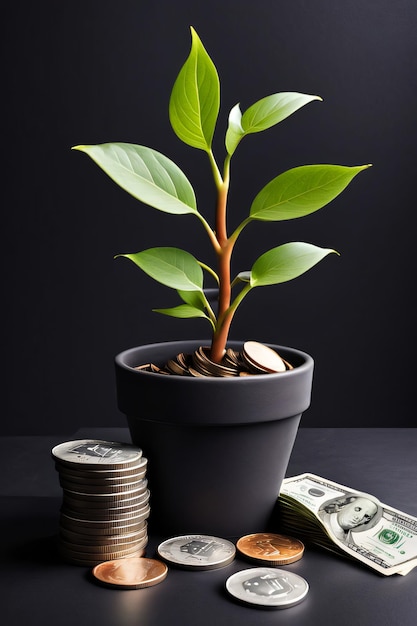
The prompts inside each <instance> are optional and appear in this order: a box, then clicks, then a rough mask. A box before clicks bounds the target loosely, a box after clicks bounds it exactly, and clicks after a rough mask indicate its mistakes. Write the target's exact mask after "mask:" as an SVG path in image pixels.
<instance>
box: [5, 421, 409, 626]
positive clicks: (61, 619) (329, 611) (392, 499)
mask: <svg viewBox="0 0 417 626" xmlns="http://www.w3.org/2000/svg"><path fill="white" fill-rule="evenodd" d="M90 437H91V438H96V439H105V440H108V441H121V442H128V441H130V438H129V433H128V430H127V429H123V428H118V429H93V428H91V429H89V428H84V429H81V430H79V431H77V432H76V433H73V434H71V435H70V436H38V437H33V436H31V437H0V470H1V471H0V498H1V500H0V502H1V504H0V507H1V530H2V532H1V538H2V548H1V550H0V554H1V561H2V566H1V568H0V599H1V609H2V615H3V617H4V619H5V621H4V622H3V623H4V624H7V626H13V625H15V624H19V625H20V624H29V623H30V624H35V625H38V624H52V623H57V624H59V625H60V626H66V625H67V624H68V625H70V624H71V626H73V625H74V624H80V625H81V626H84V625H87V624H92V623H94V624H97V625H99V626H108V625H109V626H110V625H112V626H130V625H132V626H133V625H136V624H137V625H140V626H165V625H169V626H174V625H175V626H176V625H177V624H178V625H180V624H181V625H182V626H191V625H192V626H204V625H210V626H213V625H215V626H222V625H227V626H234V625H236V626H249V625H251V626H259V625H260V624H262V625H268V624H280V625H281V624H284V625H287V624H288V625H289V624H291V625H296V626H318V625H319V624H335V625H336V626H344V625H349V626H351V625H352V624H355V625H356V626H368V625H370V624H372V625H374V624H378V626H388V625H389V626H415V625H416V624H417V568H416V569H414V570H412V571H411V572H410V573H409V574H408V575H407V576H400V575H393V576H387V577H385V576H382V575H379V574H377V573H376V572H374V571H372V570H370V569H368V568H367V567H365V566H363V565H360V564H356V563H354V562H351V561H349V560H347V559H344V558H341V557H338V556H335V555H333V554H332V553H330V552H326V551H324V550H320V549H314V548H312V547H307V548H306V551H305V554H304V556H303V558H302V559H301V560H300V561H298V562H296V563H293V564H291V565H287V566H285V568H287V569H288V570H289V571H292V572H295V573H297V574H299V575H301V576H302V577H304V578H305V579H306V580H307V581H308V583H309V586H310V590H309V593H308V595H307V597H306V599H305V600H304V601H303V602H302V603H300V604H299V605H297V606H294V607H292V608H287V609H285V610H272V609H269V610H263V609H257V608H253V607H251V606H245V605H241V604H238V603H236V602H234V601H233V599H232V598H231V597H230V596H228V595H227V593H226V592H225V590H224V585H225V581H226V579H227V578H228V577H229V576H230V575H231V574H232V573H234V572H236V571H239V570H242V569H246V568H247V567H251V565H250V564H249V563H247V562H245V561H243V560H241V559H239V558H236V559H235V560H234V561H233V563H231V564H230V565H228V566H226V567H225V568H221V569H216V570H212V571H202V572H193V571H188V570H180V569H174V568H169V572H168V576H167V578H166V579H165V581H164V582H162V583H161V584H159V585H156V586H154V587H149V588H147V589H139V590H118V589H109V588H105V587H102V586H100V585H99V584H97V583H95V582H94V581H93V580H92V579H91V576H90V569H89V568H87V567H82V566H76V565H69V564H67V563H65V562H63V561H62V560H60V558H59V556H58V554H57V549H56V544H57V531H58V523H59V508H60V503H61V498H62V490H61V487H60V485H59V481H58V474H57V472H56V470H55V467H54V463H53V460H52V458H51V454H50V451H51V448H52V447H53V446H54V445H56V444H58V443H61V442H63V441H68V440H70V439H83V438H90ZM303 472H311V473H314V474H318V475H319V476H322V477H325V478H328V479H330V480H333V481H336V482H339V483H341V484H343V485H346V486H348V487H351V488H352V489H357V490H360V491H365V492H367V493H370V494H372V495H374V496H376V497H377V498H378V499H379V500H380V501H381V502H383V503H385V504H387V505H390V506H392V507H394V508H397V509H399V510H401V511H403V512H405V513H408V514H410V515H413V516H416V517H417V429H388V428H387V429H384V428H380V429H366V428H365V429H349V428H340V429H338V428H334V429H333V428H321V429H320V428H317V429H316V428H301V429H300V430H299V433H298V436H297V440H296V444H295V447H294V450H293V453H292V457H291V460H290V464H289V467H288V471H287V476H293V475H296V474H301V473H303ZM276 530H277V532H279V528H277V529H276ZM162 539H165V537H162V538H161V537H155V536H152V534H150V536H149V544H148V547H147V556H148V557H153V556H155V550H156V547H157V545H158V543H159V542H160V541H161V540H162ZM2 621H3V620H2Z"/></svg>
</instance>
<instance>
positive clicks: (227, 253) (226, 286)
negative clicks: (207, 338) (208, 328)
mask: <svg viewBox="0 0 417 626" xmlns="http://www.w3.org/2000/svg"><path fill="white" fill-rule="evenodd" d="M229 165H230V158H227V159H226V161H225V165H224V176H223V180H222V182H221V184H217V205H216V237H217V241H218V242H219V249H218V250H217V261H218V275H219V302H218V312H217V327H216V329H215V331H214V333H213V337H212V342H211V358H212V359H213V361H215V362H217V363H218V362H220V361H221V360H222V358H223V354H224V350H225V347H226V342H227V337H228V332H229V326H230V323H229V324H227V323H223V322H220V320H224V319H225V315H226V311H227V310H228V309H229V307H230V300H231V293H232V289H231V280H230V262H231V256H232V250H233V245H234V242H233V241H229V239H228V236H227V197H228V192H229Z"/></svg>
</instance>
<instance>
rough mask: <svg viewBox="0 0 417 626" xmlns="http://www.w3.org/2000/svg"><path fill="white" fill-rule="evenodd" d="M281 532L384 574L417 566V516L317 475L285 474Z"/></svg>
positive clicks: (405, 571) (281, 493)
mask: <svg viewBox="0 0 417 626" xmlns="http://www.w3.org/2000/svg"><path fill="white" fill-rule="evenodd" d="M278 511H279V518H280V531H283V532H287V533H289V534H292V535H294V536H298V537H300V538H301V537H302V539H303V540H304V541H305V542H307V543H308V542H310V543H313V544H315V545H318V546H321V547H323V548H326V549H327V550H331V551H332V552H335V553H337V554H339V555H341V556H344V557H349V558H352V559H355V560H357V561H360V562H362V563H364V564H365V565H367V566H369V567H371V568H372V569H374V570H376V571H377V572H379V573H380V574H383V575H385V576H389V575H391V574H402V575H403V576H404V575H406V574H408V573H409V572H410V571H411V570H412V569H413V568H414V567H416V566H417V518H416V517H413V516H411V515H408V514H406V513H403V512H401V511H398V510H397V509H394V508H393V507H390V506H387V505H386V504H382V503H381V502H380V501H379V500H378V499H377V498H375V497H374V496H372V495H369V494H367V493H363V492H359V491H355V490H353V489H350V488H349V487H345V486H343V485H339V484H338V483H335V482H332V481H331V480H327V479H325V478H321V477H320V476H316V475H314V474H308V473H307V474H300V475H299V476H294V477H291V478H286V479H284V481H283V483H282V486H281V491H280V495H279V498H278Z"/></svg>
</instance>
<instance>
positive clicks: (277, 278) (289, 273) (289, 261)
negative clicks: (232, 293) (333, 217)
mask: <svg viewBox="0 0 417 626" xmlns="http://www.w3.org/2000/svg"><path fill="white" fill-rule="evenodd" d="M331 253H335V254H338V253H337V252H336V251H335V250H332V249H330V248H319V247H318V246H314V245H312V244H309V243H303V242H291V243H285V244H283V245H281V246H278V247H277V248H273V249H272V250H269V251H268V252H265V253H264V254H262V256H260V257H259V258H258V259H257V260H256V261H255V263H254V264H253V266H252V270H251V286H252V287H260V286H265V285H276V284H278V283H284V282H287V281H289V280H293V279H294V278H297V277H298V276H300V275H301V274H304V272H306V271H307V270H309V269H311V268H312V267H313V266H314V265H316V263H318V262H319V261H321V260H322V259H324V257H326V256H327V255H328V254H331Z"/></svg>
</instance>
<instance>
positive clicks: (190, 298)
mask: <svg viewBox="0 0 417 626" xmlns="http://www.w3.org/2000/svg"><path fill="white" fill-rule="evenodd" d="M178 295H179V296H180V298H181V299H182V300H183V301H184V302H185V303H186V304H189V305H190V306H192V307H193V308H195V309H198V310H199V311H203V312H204V311H205V310H206V304H205V302H204V295H203V292H202V291H183V290H182V289H179V290H178Z"/></svg>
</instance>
